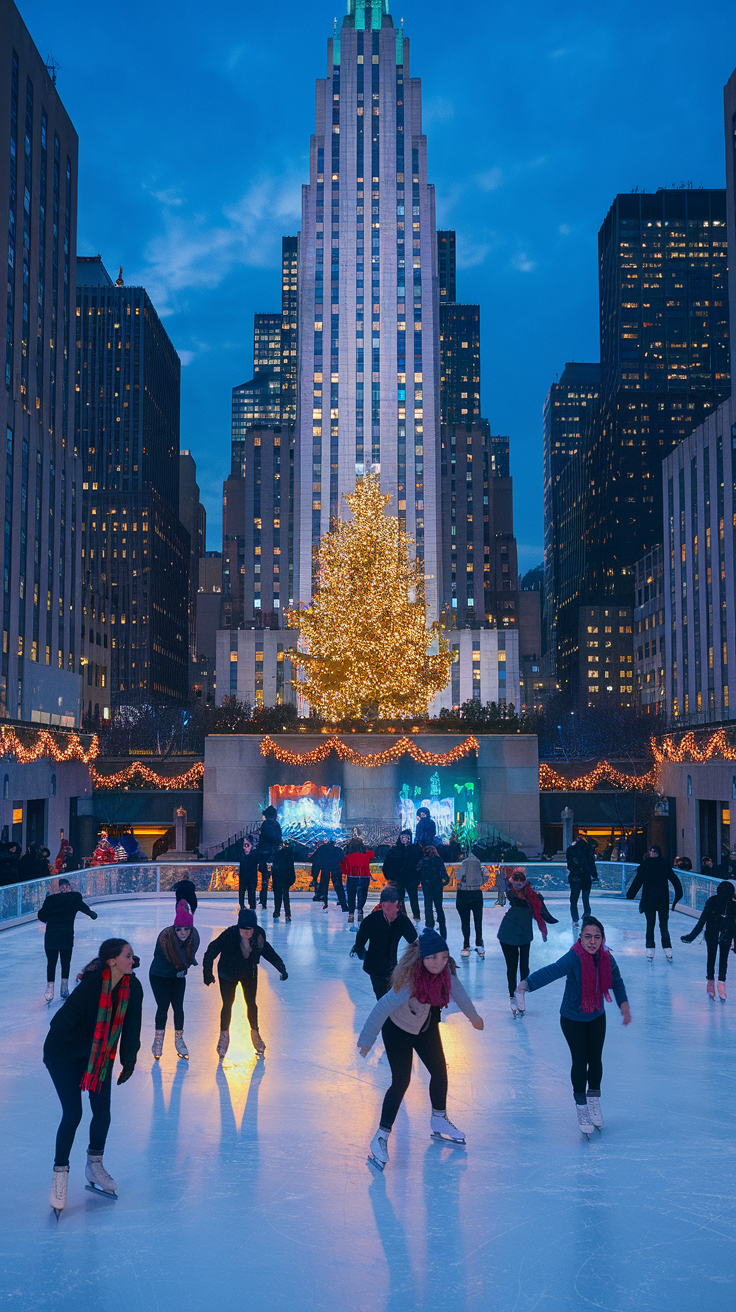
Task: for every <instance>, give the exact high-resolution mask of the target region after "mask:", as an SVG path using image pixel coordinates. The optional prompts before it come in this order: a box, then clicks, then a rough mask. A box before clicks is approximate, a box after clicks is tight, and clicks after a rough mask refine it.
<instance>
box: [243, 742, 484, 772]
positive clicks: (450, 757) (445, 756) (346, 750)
mask: <svg viewBox="0 0 736 1312" xmlns="http://www.w3.org/2000/svg"><path fill="white" fill-rule="evenodd" d="M477 751H478V739H477V738H476V737H475V736H474V735H473V734H471V735H470V737H469V738H466V739H465V740H464V741H463V742H462V743H458V744H457V746H456V747H452V748H451V749H450V751H449V752H426V751H425V750H424V749H423V748H422V747H420V746H419V744H418V742H417V741H416V740H415V739H414V738H406V737H402V738H397V739H396V742H395V743H392V744H391V746H390V747H387V748H386V750H385V751H383V752H371V753H366V754H365V755H364V754H363V753H362V752H356V750H355V748H354V747H351V746H350V744H349V743H344V742H343V741H342V739H340V738H338V737H337V736H336V735H334V734H333V735H332V737H330V738H325V740H324V742H322V743H320V745H319V747H315V748H314V749H313V750H312V751H311V752H290V751H288V749H287V748H286V747H279V745H278V743H275V742H274V740H273V738H270V737H269V736H268V735H266V737H265V738H264V739H263V742H262V743H261V755H262V756H275V757H276V760H277V761H280V762H281V764H282V765H315V764H316V763H317V762H318V761H326V760H327V757H328V756H329V755H330V753H331V752H335V753H336V754H337V756H339V757H340V760H341V761H348V762H349V764H350V765H362V766H364V767H366V768H368V769H375V767H376V766H379V765H388V764H389V763H390V762H391V761H398V760H399V758H400V757H401V756H404V755H405V754H406V753H408V754H409V756H411V757H412V759H413V760H415V761H418V762H419V764H420V765H454V764H455V762H456V761H460V760H462V758H463V757H464V756H468V755H469V754H470V752H477Z"/></svg>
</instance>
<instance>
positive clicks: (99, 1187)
mask: <svg viewBox="0 0 736 1312" xmlns="http://www.w3.org/2000/svg"><path fill="white" fill-rule="evenodd" d="M419 820H420V824H423V827H422V828H420V826H419V825H418V826H417V833H416V834H412V833H411V831H409V830H404V831H402V832H401V834H400V835H399V837H398V839H397V841H396V843H395V844H394V846H393V847H392V848H390V849H389V851H388V852H387V854H386V857H385V859H384V862H383V875H384V881H385V882H384V885H383V887H382V889H381V892H380V896H379V899H378V903H377V905H376V906H375V907H374V908H373V909H372V910H371V911H368V912H367V913H366V911H365V908H366V897H367V892H368V885H369V882H370V873H371V872H370V868H369V867H370V861H371V859H372V858H373V855H374V854H373V852H372V851H371V850H370V849H367V848H366V847H365V845H364V844H363V843H362V841H361V840H360V839H359V838H357V837H356V838H354V839H353V840H351V842H350V843H349V844H348V845H347V849H346V850H345V851H341V850H340V849H339V848H337V847H336V845H335V844H334V843H331V842H326V843H324V844H322V845H321V846H320V847H319V848H318V849H317V851H316V852H315V854H314V860H313V863H312V878H313V885H314V889H315V891H314V900H315V901H316V902H318V903H321V904H322V905H323V906H327V905H328V895H329V885H330V883H332V885H333V889H334V892H335V897H336V904H335V905H336V906H337V907H338V908H339V909H340V910H341V911H342V912H344V913H345V914H346V915H347V916H348V923H349V927H350V928H351V929H353V928H354V929H355V932H356V937H355V939H354V940H353V941H352V946H351V951H350V955H351V956H353V957H356V958H358V959H360V960H361V961H362V965H363V970H364V971H365V973H366V974H367V975H368V977H369V979H370V983H371V986H372V989H373V993H374V997H375V1005H374V1007H373V1009H372V1010H371V1012H370V1014H369V1015H368V1017H367V1018H366V1019H365V1021H364V1023H363V1025H362V1028H361V1031H360V1034H359V1036H358V1040H357V1043H358V1049H359V1052H360V1054H361V1055H362V1056H363V1057H365V1056H367V1054H368V1052H369V1051H370V1049H371V1047H372V1045H373V1044H374V1042H375V1041H376V1038H377V1037H378V1035H379V1033H380V1034H381V1036H382V1038H383V1042H384V1047H385V1051H386V1056H387V1060H388V1064H389V1069H390V1075H391V1082H390V1086H389V1088H388V1089H387V1091H386V1094H385V1096H384V1099H383V1104H382V1108H381V1113H380V1117H379V1124H378V1129H377V1130H376V1133H375V1135H374V1137H373V1139H372V1141H371V1144H370V1149H369V1160H370V1161H371V1162H372V1164H373V1165H374V1166H375V1167H376V1168H377V1169H379V1170H383V1169H384V1168H385V1166H386V1165H387V1163H388V1160H389V1152H388V1143H389V1136H390V1134H391V1131H392V1128H393V1125H394V1122H395V1119H396V1116H397V1113H398V1110H399V1107H400V1105H401V1102H402V1100H403V1097H404V1095H405V1093H406V1090H407V1088H408V1086H409V1082H410V1079H411V1070H412V1061H413V1055H414V1053H416V1054H417V1056H418V1057H419V1059H420V1061H421V1062H422V1063H423V1065H424V1066H425V1067H426V1069H427V1071H428V1072H429V1098H430V1133H431V1134H432V1136H434V1137H435V1138H438V1139H443V1140H446V1141H449V1142H453V1143H464V1142H465V1135H464V1132H463V1131H462V1130H461V1129H459V1128H458V1127H457V1126H456V1125H455V1124H454V1123H453V1122H452V1120H450V1118H449V1117H448V1113H447V1097H448V1075H447V1064H446V1061H445V1055H444V1050H443V1044H442V1034H441V1029H440V1021H441V1018H442V1012H443V1010H444V1009H445V1008H447V1007H448V1006H449V1005H450V1003H451V1002H454V1003H455V1004H456V1005H457V1007H458V1008H459V1009H460V1010H461V1011H462V1012H463V1013H464V1014H465V1016H466V1017H467V1018H468V1020H469V1021H470V1022H471V1024H472V1025H473V1027H474V1028H475V1029H477V1030H482V1029H483V1028H484V1022H483V1019H482V1017H481V1016H480V1015H479V1014H478V1012H477V1010H476V1008H475V1006H474V1005H473V1002H472V1000H471V999H470V997H469V995H468V993H467V991H466V989H465V988H464V986H463V984H462V982H461V980H460V978H459V977H458V968H457V964H456V962H455V961H454V960H453V958H452V957H451V955H450V951H449V947H448V943H447V930H446V919H445V914H444V908H443V902H442V894H443V889H444V887H445V886H446V884H447V882H448V874H447V870H446V867H445V864H444V862H443V860H442V858H441V856H440V854H439V851H438V847H437V842H436V833H435V831H434V826H433V823H432V821H431V818H430V817H429V815H428V813H427V814H425V815H424V816H423V815H422V814H421V812H420V814H419ZM264 827H265V833H264V830H263V828H262V830H261V834H260V835H259V836H258V837H257V839H256V841H255V842H249V843H246V844H244V851H243V860H242V862H241V867H240V881H239V883H240V886H239V902H240V906H239V910H238V917H237V923H236V924H234V925H231V926H230V927H228V928H226V929H225V930H224V931H223V932H222V933H219V934H218V935H217V936H216V937H215V938H213V939H212V941H211V942H210V943H209V945H208V946H207V948H206V951H205V952H204V957H203V960H202V971H203V982H204V984H205V985H207V986H209V985H211V984H213V983H214V980H215V963H217V980H218V985H219V991H220V998H221V1010H220V1015H219V1034H218V1038H217V1042H216V1051H217V1055H218V1057H219V1059H220V1060H223V1059H224V1057H225V1056H226V1054H227V1051H228V1046H229V1041H230V1024H231V1018H232V1011H233V1005H234V1003H235V999H236V995H237V992H238V986H240V990H241V992H242V995H243V1001H244V1004H245V1009H246V1015H247V1018H248V1023H249V1026H250V1034H251V1042H252V1044H253V1048H254V1051H255V1053H256V1055H257V1057H258V1058H262V1057H263V1055H264V1052H265V1048H266V1044H265V1042H264V1039H263V1037H262V1035H261V1031H260V1026H259V1018H258V1002H257V990H258V966H259V963H260V962H261V961H265V962H267V963H268V964H269V965H271V966H272V967H273V968H274V969H275V970H276V971H277V973H278V975H279V977H280V979H281V980H282V981H286V980H288V978H289V974H288V971H287V968H286V964H285V962H284V960H283V959H282V957H281V956H280V955H279V953H278V952H277V951H276V949H275V948H274V947H273V945H272V944H271V943H269V941H268V938H267V935H266V931H265V929H264V928H263V926H262V925H260V924H259V923H258V917H257V914H256V905H257V898H258V897H259V895H260V909H261V911H263V910H265V909H266V907H267V904H268V890H269V886H271V887H272V890H273V898H274V918H275V919H277V920H278V919H279V917H280V913H281V909H282V907H283V909H284V911H285V913H286V917H287V919H290V916H291V913H290V909H289V899H288V892H289V888H290V887H291V886H292V885H293V882H294V860H293V855H291V854H289V852H288V848H287V845H285V844H284V843H283V837H282V834H281V830H280V827H279V825H278V821H277V819H276V815H275V812H274V814H273V815H268V814H267V812H265V813H264ZM586 849H587V854H586ZM285 851H286V855H284V853H285ZM592 856H593V854H592V849H591V848H590V847H589V846H588V844H587V843H586V841H585V839H584V838H581V837H578V839H576V840H575V842H573V843H572V844H571V846H570V848H568V851H567V868H568V879H569V884H570V910H571V922H572V930H573V938H574V942H573V945H572V947H571V949H570V950H569V951H567V952H565V953H564V954H563V955H562V956H561V957H560V958H559V959H558V960H557V961H555V962H551V963H548V964H546V965H543V966H542V967H541V968H539V969H537V970H534V971H532V970H530V949H531V945H532V942H533V939H534V929H535V927H536V929H537V931H538V932H539V934H540V935H541V937H542V940H543V941H545V940H546V938H547V933H548V926H549V925H555V924H558V923H559V922H558V920H557V919H556V918H555V917H554V916H553V915H552V914H551V913H550V911H549V909H548V907H547V905H546V903H545V900H544V897H543V896H542V894H541V893H540V892H538V891H537V890H535V889H534V888H533V887H532V885H531V883H530V881H529V879H528V877H527V872H526V871H525V869H524V868H523V867H521V866H518V867H511V868H507V869H506V870H505V871H504V872H503V874H502V877H501V878H500V879H499V880H498V881H497V885H496V892H497V904H500V905H501V906H502V907H503V908H505V910H504V915H503V917H502V919H501V921H500V925H499V928H498V933H497V937H498V941H499V944H500V948H501V951H502V953H503V957H504V961H505V965H506V978H507V985H508V992H509V999H510V1002H511V1008H512V1012H513V1015H514V1017H515V1018H523V1017H524V1015H525V1013H526V1006H527V998H528V997H529V995H530V994H533V993H534V992H535V991H537V990H538V989H539V988H542V987H545V986H546V985H548V984H550V983H552V982H553V981H555V980H558V979H564V980H565V986H564V994H563V998H562V1003H561V1007H560V1026H561V1029H562V1032H563V1034H564V1037H565V1040H566V1042H567V1044H568V1047H569V1050H570V1057H571V1068H570V1078H571V1084H572V1093H573V1101H574V1107H575V1113H576V1120H577V1124H578V1126H579V1129H580V1131H581V1132H582V1134H583V1135H585V1136H586V1137H589V1136H590V1135H591V1134H592V1133H593V1132H594V1131H595V1130H599V1131H600V1130H601V1129H602V1126H603V1116H602V1111H601V1082H602V1071H603V1066H602V1054H603V1046H604V1042H605V1033H606V1013H605V1003H606V1001H608V1002H610V1001H611V1000H612V999H611V995H613V997H614V998H615V1001H616V1003H617V1004H618V1007H619V1009H620V1011H621V1015H622V1019H623V1024H624V1025H629V1024H630V1022H631V1010H630V1007H629V1002H628V999H627V995H626V988H625V985H624V982H623V979H622V977H621V973H620V970H619V968H618V965H617V963H616V961H615V959H614V957H613V955H612V954H611V952H610V951H609V949H608V947H607V944H606V941H605V929H604V926H603V924H602V923H601V921H600V920H599V919H597V917H595V916H593V915H592V914H591V913H590V902H589V895H590V890H591V887H592V884H593V882H594V881H595V879H596V878H597V872H596V869H595V861H594V860H593V859H592ZM259 875H260V881H261V882H260V890H259V888H258V878H259ZM456 881H457V891H456V903H455V905H456V909H457V912H458V916H459V920H460V926H461V931H462V938H463V948H462V952H461V960H462V959H463V958H465V959H467V957H468V956H469V955H470V950H471V949H470V938H471V921H472V922H473V927H474V933H475V940H476V942H475V947H476V951H477V952H478V955H479V957H480V958H481V959H482V958H483V957H484V955H485V951H484V948H483V892H482V885H483V883H484V882H486V872H485V871H484V870H483V867H482V865H481V863H480V861H479V860H478V858H477V857H476V856H475V855H474V854H473V853H472V852H470V853H468V854H467V855H466V856H465V857H464V858H463V860H462V861H461V862H460V864H459V865H458V867H457V871H456ZM346 888H347V893H346ZM670 888H671V889H672V899H673V900H672V903H671V904H670ZM419 889H421V891H422V894H423V899H424V915H425V924H424V926H423V927H422V926H421V918H420V914H419V899H418V892H419ZM173 893H174V907H175V911H174V918H173V923H172V924H171V925H169V926H167V927H166V928H165V929H163V930H162V931H161V932H160V934H159V935H158V937H157V940H156V944H155V949H154V954H153V960H152V961H151V964H150V969H149V982H150V986H151V991H152V993H153V996H154V999H155V1003H156V1012H155V1029H154V1037H153V1044H152V1048H151V1051H152V1054H153V1057H154V1059H156V1060H159V1059H160V1057H161V1055H162V1053H163V1049H164V1040H165V1035H166V1027H167V1021H168V1017H169V1012H170V1011H171V1012H172V1013H173V1022H174V1047H175V1051H176V1053H177V1056H178V1057H179V1058H182V1059H187V1058H188V1057H189V1052H188V1049H187V1047H186V1044H185V1042H184V1028H185V1013H184V1001H185V992H186V982H187V977H188V973H189V971H190V970H191V969H192V968H193V967H196V966H197V964H198V962H197V953H198V951H199V948H200V938H199V934H198V932H197V930H196V928H195V927H194V915H195V913H196V910H197V896H196V890H195V886H194V883H193V882H192V881H191V880H190V879H184V880H181V881H180V882H179V883H178V884H177V886H176V888H175V889H174V890H173ZM638 893H640V894H641V897H640V907H639V909H640V911H641V912H642V914H644V916H645V918H646V955H647V958H648V960H649V961H652V960H653V958H654V934H655V928H656V926H657V921H658V922H659V931H660V937H661V941H662V946H663V948H664V950H665V954H666V956H667V958H668V960H670V961H671V960H672V947H671V939H670V936H669V931H668V917H669V912H670V910H671V908H672V907H674V906H675V905H676V904H677V901H678V900H679V898H680V897H681V896H682V886H681V884H680V880H679V878H678V876H677V875H676V873H675V871H674V870H673V868H672V866H671V864H670V863H669V862H668V861H666V860H665V859H664V858H663V857H662V853H661V852H660V850H659V848H657V847H655V846H653V847H652V848H650V850H649V853H648V855H647V856H646V858H645V859H644V860H643V861H642V862H641V864H640V866H639V868H638V870H637V872H636V875H635V877H634V879H633V881H632V882H631V885H630V887H629V889H628V892H627V896H628V897H629V898H631V899H633V898H634V897H636V895H637V894H638ZM581 895H582V898H583V917H582V925H581V923H580V920H579V915H578V904H579V899H580V897H581ZM246 900H247V902H248V905H247V906H246V905H245V903H246ZM407 904H408V907H407ZM409 912H411V914H409ZM79 913H81V914H84V915H87V916H90V917H91V918H93V919H94V918H96V913H95V912H94V911H93V910H92V909H91V908H90V907H89V906H87V905H86V904H85V903H84V901H83V900H82V897H81V895H80V894H79V893H78V892H75V891H74V890H73V889H72V888H71V885H70V883H69V880H68V879H67V878H66V877H61V878H60V879H59V891H58V892H56V893H50V894H49V895H48V896H47V898H46V900H45V902H44V904H43V906H42V907H41V909H40V911H39V913H38V914H39V919H40V920H41V921H43V922H44V923H45V925H46V935H45V948H46V956H47V963H48V970H47V980H48V983H47V993H46V998H47V1001H50V997H49V989H50V991H51V997H53V983H54V974H55V968H56V964H57V959H58V957H59V956H60V957H61V967H62V990H61V991H62V999H63V1006H62V1007H61V1008H60V1010H59V1011H58V1012H57V1013H56V1014H55V1015H54V1017H53V1019H52V1021H51V1025H50V1028H49V1034H48V1037H47V1039H46V1043H45V1046H44V1062H45V1064H46V1066H47V1068H48V1070H49V1074H50V1075H51V1078H52V1080H53V1083H54V1086H55V1088H56V1091H57V1093H58V1096H59V1100H60V1102H61V1106H62V1119H61V1123H60V1125H59V1129H58V1133H57V1140H56V1155H55V1161H54V1172H53V1182H52V1189H51V1198H50V1201H51V1206H52V1207H53V1208H54V1211H55V1212H56V1215H57V1217H58V1216H59V1215H60V1213H61V1211H62V1210H63V1208H64V1206H65V1204H66V1193H67V1181H68V1173H69V1152H70V1149H71V1145H72V1142H73V1140H74V1135H75V1132H76V1129H77V1127H78V1125H79V1123H80V1120H81V1117H82V1093H83V1092H85V1091H86V1092H88V1093H89V1096H90V1105H91V1111H92V1120H91V1125H90V1138H89V1148H88V1152H87V1164H86V1178H87V1181H88V1184H87V1187H88V1188H89V1189H91V1190H92V1191H94V1192H101V1193H103V1194H106V1195H108V1196H116V1190H117V1186H116V1184H115V1181H114V1180H113V1178H112V1177H111V1176H110V1175H109V1173H108V1172H107V1170H106V1168H105V1165H104V1161H103V1154H104V1149H105V1143H106V1138H107V1132H108V1129H109V1125H110V1093H111V1084H112V1068H113V1064H114V1059H115V1056H116V1052H117V1049H118V1047H119V1049H120V1059H121V1065H122V1069H121V1071H120V1074H119V1077H118V1083H119V1084H122V1083H124V1082H125V1081H126V1080H127V1079H129V1078H130V1076H131V1075H132V1073H133V1070H134V1067H135V1064H136V1059H137V1055H138V1051H139V1049H140V1043H141V1017H142V997H143V990H142V986H141V984H140V981H139V980H138V979H137V977H136V976H135V974H134V971H135V968H136V966H139V965H140V962H139V961H138V958H137V957H136V956H135V954H134V951H133V948H132V947H131V945H130V944H129V943H128V942H127V941H125V940H124V939H122V938H121V939H106V940H105V941H104V942H103V943H102V944H101V946H100V949H99V953H98V955H97V956H96V957H95V958H94V959H93V961H91V962H90V963H88V965H87V966H86V967H85V968H84V969H83V970H82V971H81V972H80V974H79V975H78V976H77V979H78V981H79V983H78V986H77V987H76V988H74V989H73V990H72V991H71V992H69V987H68V981H69V978H70V975H69V971H70V962H71V951H72V947H73V931H74V921H75V918H76V915H77V914H79ZM356 916H357V924H355V917H356ZM435 921H436V927H435ZM420 929H421V930H422V932H421V933H420V932H419V930H420ZM701 932H704V935H705V942H706V948H707V967H706V974H707V988H708V995H709V996H710V997H713V998H715V980H714V975H715V968H716V964H717V966H718V994H719V996H720V997H721V999H722V1000H723V1001H725V999H726V989H725V979H726V968H727V962H728V953H729V950H731V949H733V950H734V951H736V946H735V943H736V890H735V889H734V884H733V883H732V882H729V881H723V882H722V883H721V884H719V885H718V888H717V890H716V892H715V894H714V895H713V896H712V897H711V898H709V899H708V901H707V902H706V905H705V907H704V909H703V913H702V915H701V917H700V920H699V921H698V922H697V924H696V925H695V926H694V927H693V929H692V931H691V932H690V933H689V934H686V935H682V941H683V942H684V943H692V942H693V941H694V940H695V939H696V938H697V937H698V935H699V934H700V933H701ZM402 941H403V942H404V944H405V947H404V950H403V952H402V954H401V955H399V950H400V947H401V944H402Z"/></svg>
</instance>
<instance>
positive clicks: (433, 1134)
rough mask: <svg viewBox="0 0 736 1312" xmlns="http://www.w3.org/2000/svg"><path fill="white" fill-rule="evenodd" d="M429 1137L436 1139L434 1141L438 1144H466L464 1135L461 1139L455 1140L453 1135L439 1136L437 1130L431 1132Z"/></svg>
mask: <svg viewBox="0 0 736 1312" xmlns="http://www.w3.org/2000/svg"><path fill="white" fill-rule="evenodd" d="M429 1137H430V1139H436V1140H437V1141H438V1143H460V1144H464V1143H465V1142H466V1139H465V1135H463V1136H462V1138H460V1139H456V1138H455V1137H454V1135H451V1134H440V1132H439V1130H432V1132H431V1133H430V1136H429Z"/></svg>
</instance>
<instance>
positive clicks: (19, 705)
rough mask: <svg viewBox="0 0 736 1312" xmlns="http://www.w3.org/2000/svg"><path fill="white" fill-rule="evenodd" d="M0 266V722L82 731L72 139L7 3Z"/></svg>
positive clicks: (0, 116) (1, 71) (1, 9)
mask: <svg viewBox="0 0 736 1312" xmlns="http://www.w3.org/2000/svg"><path fill="white" fill-rule="evenodd" d="M0 31H2V33H3V42H2V44H1V45H0V201H1V202H2V205H3V209H4V213H5V214H6V215H7V216H8V222H7V223H5V222H4V223H3V237H2V239H0V260H1V261H2V263H3V267H4V268H5V269H6V270H7V279H6V285H7V295H6V298H5V303H6V314H5V320H6V331H5V334H4V336H5V353H4V369H3V374H4V380H3V381H4V418H5V434H4V440H3V444H2V448H0V449H1V451H2V456H1V457H0V458H1V460H2V477H3V480H4V487H5V509H4V532H3V535H2V541H1V542H0V552H2V561H3V566H2V568H3V626H2V630H3V641H2V656H1V665H0V716H11V717H13V718H18V719H24V720H36V721H41V722H42V723H51V724H57V725H58V724H64V725H67V726H72V725H77V726H78V725H79V722H80V709H81V708H80V668H81V667H80V662H81V659H82V649H81V625H82V591H81V585H82V575H81V547H82V531H81V529H82V471H81V464H80V460H79V458H78V455H77V452H76V449H75V440H74V418H73V416H74V410H73V405H74V379H73V371H74V295H75V277H76V274H75V261H74V251H75V249H76V226H77V157H78V142H77V134H76V132H75V130H74V126H73V124H72V123H71V120H70V119H69V116H68V114H67V112H66V110H65V108H64V106H63V104H62V102H61V99H60V96H59V93H58V91H57V89H56V85H55V73H54V70H53V66H50V68H49V69H47V67H46V65H45V63H44V61H43V59H42V58H41V56H40V54H39V52H38V50H37V49H36V47H35V46H34V44H33V41H32V40H31V37H30V35H29V33H28V30H27V28H26V27H25V24H24V23H23V20H22V18H21V16H20V14H19V12H18V10H17V8H16V6H15V5H14V4H13V3H12V0H0Z"/></svg>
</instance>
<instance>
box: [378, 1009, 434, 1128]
mask: <svg viewBox="0 0 736 1312" xmlns="http://www.w3.org/2000/svg"><path fill="white" fill-rule="evenodd" d="M439 1016H440V1011H439V1007H433V1008H432V1010H431V1012H430V1020H429V1025H428V1027H427V1029H426V1030H423V1031H422V1033H421V1034H407V1032H406V1030H402V1029H399V1026H398V1025H394V1022H393V1021H392V1020H391V1018H390V1017H389V1019H388V1020H387V1021H386V1023H385V1025H384V1026H383V1029H382V1030H381V1034H382V1035H383V1042H384V1044H385V1047H386V1056H387V1057H388V1064H389V1066H390V1067H391V1088H390V1089H388V1091H387V1093H386V1096H385V1098H384V1100H383V1108H382V1110H381V1125H382V1127H383V1128H384V1129H385V1130H390V1129H391V1126H392V1125H393V1123H394V1121H395V1120H396V1114H397V1112H398V1110H399V1107H400V1106H401V1102H402V1099H403V1097H404V1094H405V1093H406V1091H407V1089H408V1088H409V1084H410V1082H411V1062H412V1057H413V1055H414V1053H415V1052H416V1054H417V1056H418V1058H419V1060H420V1061H421V1062H423V1063H424V1065H425V1066H426V1067H427V1070H428V1071H429V1101H430V1102H431V1104H432V1108H433V1110H434V1111H436V1112H443V1111H445V1108H446V1106H447V1064H446V1062H445V1054H444V1052H443V1049H442V1037H441V1035H440V1026H439Z"/></svg>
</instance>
